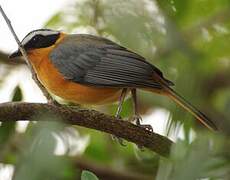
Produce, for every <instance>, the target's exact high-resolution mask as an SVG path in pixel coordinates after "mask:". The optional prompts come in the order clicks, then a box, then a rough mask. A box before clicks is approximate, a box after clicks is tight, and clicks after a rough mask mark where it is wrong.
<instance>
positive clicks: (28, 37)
mask: <svg viewBox="0 0 230 180" xmlns="http://www.w3.org/2000/svg"><path fill="white" fill-rule="evenodd" d="M58 33H60V32H59V31H50V30H38V31H33V32H31V33H29V34H28V35H27V36H26V37H25V38H24V39H23V40H22V42H21V43H22V45H23V46H24V45H25V44H26V43H28V42H29V41H30V40H31V39H32V38H33V37H34V36H36V35H39V34H40V35H43V36H48V35H53V34H58Z"/></svg>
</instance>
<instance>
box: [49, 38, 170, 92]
mask: <svg viewBox="0 0 230 180" xmlns="http://www.w3.org/2000/svg"><path fill="white" fill-rule="evenodd" d="M50 59H51V61H52V63H53V64H54V66H55V67H56V68H57V69H58V70H59V71H60V73H62V74H63V76H64V77H65V78H66V79H68V80H71V81H74V82H77V83H80V84H85V85H94V86H98V87H141V88H144V87H151V88H158V89H161V88H162V86H161V84H160V83H159V82H157V81H154V79H153V73H154V72H156V73H158V74H159V75H160V76H162V77H163V75H162V73H161V71H160V70H159V69H157V68H156V67H155V66H153V65H152V64H150V63H148V62H147V61H145V59H144V58H143V57H141V56H140V55H138V54H136V53H133V52H131V51H129V50H127V49H126V48H124V47H121V46H119V45H117V44H116V43H113V42H112V41H109V40H107V39H104V38H100V37H96V36H91V35H69V36H68V37H66V38H65V40H64V41H63V42H62V43H60V44H59V45H58V46H57V47H56V48H55V49H54V50H53V51H52V53H51V54H50ZM169 82H170V81H169Z"/></svg>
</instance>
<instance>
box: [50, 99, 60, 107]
mask: <svg viewBox="0 0 230 180" xmlns="http://www.w3.org/2000/svg"><path fill="white" fill-rule="evenodd" d="M48 104H51V105H54V106H60V104H59V103H58V102H57V101H56V100H55V99H53V98H50V99H48Z"/></svg>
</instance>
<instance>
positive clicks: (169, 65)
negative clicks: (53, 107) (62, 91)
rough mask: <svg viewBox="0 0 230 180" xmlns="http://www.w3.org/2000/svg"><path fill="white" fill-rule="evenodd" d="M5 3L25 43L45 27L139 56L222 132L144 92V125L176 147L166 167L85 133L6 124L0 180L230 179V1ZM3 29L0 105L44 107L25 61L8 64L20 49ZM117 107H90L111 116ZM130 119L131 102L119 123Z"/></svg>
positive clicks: (1, 134) (147, 154)
mask: <svg viewBox="0 0 230 180" xmlns="http://www.w3.org/2000/svg"><path fill="white" fill-rule="evenodd" d="M0 4H1V6H2V7H3V9H4V10H5V12H6V14H7V15H8V17H9V18H10V20H11V22H12V25H13V27H14V28H15V31H16V33H17V35H18V36H19V38H20V39H22V38H23V37H24V36H25V35H26V34H27V33H28V32H30V31H31V30H34V29H38V28H43V27H46V28H52V29H57V30H62V31H65V32H68V33H88V34H94V35H98V36H103V37H106V38H109V39H111V40H113V41H115V42H117V43H119V44H121V45H123V46H125V47H127V48H129V49H131V50H133V51H135V52H137V53H139V54H140V55H142V56H144V57H145V58H146V59H147V60H148V61H150V62H151V63H153V64H154V65H155V66H157V67H158V68H160V69H161V70H162V72H163V73H164V75H165V77H167V78H168V79H170V80H171V81H173V82H174V83H175V87H174V89H176V90H177V91H178V92H179V93H180V94H181V95H183V96H184V97H185V98H186V99H187V100H189V101H190V102H191V103H192V104H194V105H195V106H196V107H198V108H199V109H200V110H201V111H202V112H204V113H205V114H207V115H208V116H209V117H210V118H211V119H212V120H213V121H214V122H215V123H216V124H217V126H218V127H219V132H215V133H213V132H209V131H208V130H206V129H205V128H204V127H203V126H202V125H200V124H199V123H197V121H195V120H194V118H193V117H192V116H191V115H190V114H189V113H187V112H185V111H184V110H183V109H181V108H180V107H178V106H177V105H176V104H174V103H173V102H171V101H170V100H169V99H168V98H166V97H162V96H160V95H154V94H151V93H148V92H143V91H138V101H139V104H140V105H139V108H140V112H141V114H142V117H143V123H147V124H151V125H152V126H153V129H154V131H155V132H157V133H160V134H162V135H167V136H168V137H169V138H170V139H171V140H173V141H174V142H175V145H174V146H173V147H172V151H171V154H170V157H169V158H167V159H166V158H162V157H160V156H159V155H157V154H154V153H153V152H151V151H149V150H147V149H144V150H139V149H138V148H137V147H136V145H134V144H132V143H129V142H126V146H125V147H123V146H121V145H119V144H118V143H116V142H114V141H112V140H111V138H110V136H109V135H108V134H105V133H102V132H98V131H95V130H90V129H86V128H81V127H78V126H67V125H64V124H61V123H48V122H42V123H35V122H30V123H28V122H17V123H13V122H10V123H1V126H0V180H10V179H12V178H14V179H20V180H27V179H80V178H82V179H87V178H91V179H97V178H96V176H97V177H98V178H100V179H157V180H169V179H170V180H185V179H186V180H187V179H188V180H190V179H191V180H192V179H205V180H206V179H212V180H216V179H218V180H222V179H226V180H228V179H230V145H229V143H230V142H229V135H230V21H229V18H230V1H229V0H218V1H216V0H193V1H189V0H183V1H182V0H66V1H61V0H49V1H45V0H39V1H30V0H21V1H15V0H1V1H0ZM0 23H1V29H0V39H1V41H0V102H8V101H27V102H46V100H45V98H44V97H43V96H42V93H41V92H40V90H39V89H38V88H37V86H36V85H35V83H34V82H33V81H32V80H31V74H30V72H29V71H28V69H27V67H26V65H25V63H24V61H23V60H21V59H17V60H9V59H8V58H7V56H8V54H9V53H10V52H12V51H13V50H15V49H16V48H17V45H16V43H15V41H14V39H13V36H12V35H11V34H10V32H9V30H8V28H7V26H6V24H5V22H4V20H3V18H2V17H1V18H0ZM58 100H59V101H60V102H62V103H67V102H63V101H62V100H60V99H58ZM84 107H86V106H84ZM116 107H117V104H113V105H107V106H100V107H87V108H93V109H97V110H98V111H101V112H104V113H108V114H114V112H115V110H116ZM132 113H133V111H132V101H131V99H127V100H126V102H125V104H124V108H123V112H122V117H123V118H126V119H127V118H128V117H130V116H132ZM39 118H43V119H44V120H46V119H47V120H49V119H51V118H58V117H54V116H52V115H48V114H47V115H44V116H43V117H35V118H34V121H36V119H39ZM82 170H89V171H90V172H87V171H84V173H82ZM92 173H94V174H95V175H94V174H92ZM81 176H82V177H81Z"/></svg>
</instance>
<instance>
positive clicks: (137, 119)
mask: <svg viewBox="0 0 230 180" xmlns="http://www.w3.org/2000/svg"><path fill="white" fill-rule="evenodd" d="M132 121H133V122H134V123H135V124H136V125H137V126H139V127H141V128H144V129H145V130H147V131H150V132H153V128H152V126H151V125H150V124H141V121H142V118H141V116H139V115H134V117H133V118H132ZM137 147H138V148H139V149H140V150H141V151H143V146H142V145H139V144H137Z"/></svg>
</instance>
